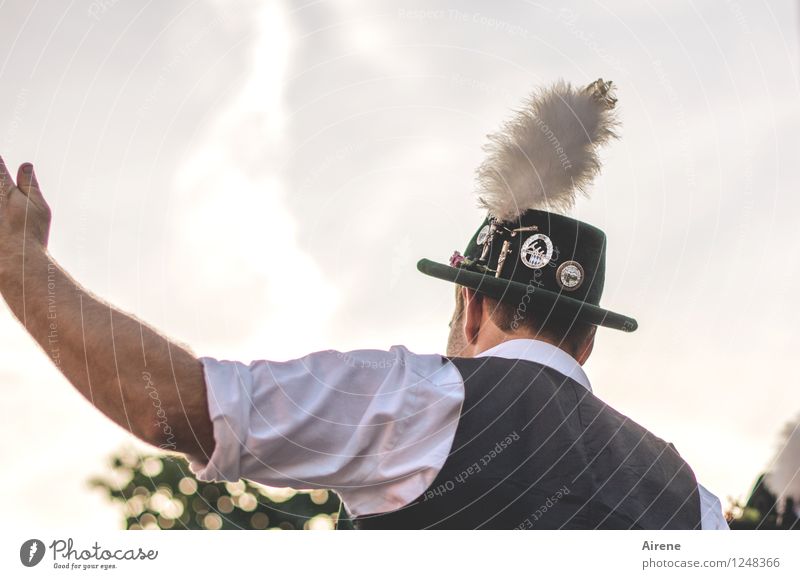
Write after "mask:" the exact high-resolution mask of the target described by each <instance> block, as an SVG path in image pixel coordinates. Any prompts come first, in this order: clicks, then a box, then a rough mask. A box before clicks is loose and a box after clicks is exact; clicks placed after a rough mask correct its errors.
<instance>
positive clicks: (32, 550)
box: [19, 539, 45, 567]
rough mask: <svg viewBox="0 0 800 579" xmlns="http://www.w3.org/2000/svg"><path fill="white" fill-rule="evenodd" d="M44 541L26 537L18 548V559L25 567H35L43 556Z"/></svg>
mask: <svg viewBox="0 0 800 579" xmlns="http://www.w3.org/2000/svg"><path fill="white" fill-rule="evenodd" d="M44 551H45V549H44V543H42V542H41V541H40V540H39V539H28V540H27V541H25V542H24V543H22V547H20V548H19V560H20V561H22V564H23V565H25V566H26V567H35V566H36V565H38V564H39V563H40V562H41V560H42V558H43V557H44Z"/></svg>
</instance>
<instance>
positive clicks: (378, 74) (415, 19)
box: [0, 0, 800, 529]
mask: <svg viewBox="0 0 800 579" xmlns="http://www.w3.org/2000/svg"><path fill="white" fill-rule="evenodd" d="M798 8H799V7H798V4H797V3H795V2H790V1H788V0H780V1H770V2H768V1H766V0H761V1H755V2H743V1H739V2H737V1H726V2H715V3H705V2H691V1H689V2H684V1H670V2H667V1H666V0H660V1H652V0H651V1H645V2H637V3H632V2H627V1H623V0H618V1H610V0H609V1H604V2H580V3H579V2H529V1H521V0H513V1H509V2H503V3H499V2H495V3H490V2H450V3H447V2H436V1H434V2H424V3H423V2H417V3H413V2H412V3H409V2H403V1H399V2H393V1H369V2H367V1H366V0H362V1H360V2H356V1H349V0H347V1H346V0H343V1H338V2H322V1H317V2H278V1H274V2H255V1H241V2H237V3H235V5H234V3H230V2H222V0H217V1H211V0H195V1H174V2H169V3H166V2H154V1H152V0H151V1H149V2H145V1H139V2H134V1H132V0H95V1H91V2H90V1H83V0H80V1H79V0H73V1H71V2H62V1H57V0H39V1H35V2H31V1H28V0H0V86H2V89H3V90H0V154H2V155H3V157H4V158H5V159H6V161H7V163H8V164H9V165H17V164H20V163H22V162H24V161H30V162H33V163H34V164H35V165H36V168H37V174H38V177H39V181H40V183H41V185H42V188H43V191H44V193H45V196H46V198H47V199H48V201H49V203H50V206H51V208H52V210H53V215H54V217H53V225H52V229H51V235H50V250H51V253H52V254H53V255H54V257H55V258H56V259H57V260H58V261H59V262H60V263H61V265H62V266H63V267H64V268H65V269H66V270H67V271H69V272H70V274H71V275H73V277H75V278H76V279H77V280H78V281H79V282H80V283H82V284H83V285H84V286H85V287H87V288H89V289H90V290H91V291H93V292H94V293H96V294H98V295H99V296H101V297H102V298H104V299H106V300H108V301H110V302H111V303H113V304H114V305H116V306H118V307H120V308H122V309H124V310H126V311H128V312H131V313H134V314H136V315H137V316H138V317H140V318H141V319H143V320H145V321H147V322H149V323H150V324H152V325H153V326H154V327H156V328H158V329H159V330H161V331H162V332H164V333H165V334H167V335H169V336H171V337H172V338H174V339H176V340H178V341H180V342H181V343H183V344H186V345H188V346H189V347H190V348H191V349H192V351H194V352H195V353H196V354H197V355H198V356H212V357H215V358H225V359H231V360H240V361H244V362H249V361H251V360H254V359H269V360H285V359H290V358H295V357H298V356H301V355H303V354H306V353H308V352H311V351H316V350H321V349H328V348H335V349H338V350H349V349H355V348H388V347H390V346H391V345H393V344H403V345H405V346H407V347H408V348H409V349H411V350H412V351H415V352H419V353H432V352H442V351H443V350H444V345H445V342H446V336H447V322H448V320H449V317H450V314H451V311H452V297H453V294H452V287H451V286H450V285H449V284H447V283H445V282H442V281H439V280H435V279H433V278H427V277H425V276H422V275H421V274H419V273H418V272H417V271H416V267H415V264H416V262H417V260H418V259H419V258H421V257H428V258H431V259H434V260H439V261H444V260H446V259H447V258H448V257H449V256H450V254H451V253H452V252H453V250H455V249H462V250H463V248H464V246H465V245H466V242H467V240H468V239H469V237H470V236H471V235H472V234H473V233H474V230H475V229H476V228H477V226H478V225H479V223H480V221H481V219H482V214H481V211H480V210H479V209H478V207H477V204H476V203H475V190H476V187H475V181H474V174H475V173H474V171H475V168H476V167H477V166H478V165H479V164H480V162H481V160H482V158H483V152H482V149H481V147H482V145H483V144H484V143H485V141H486V139H485V136H486V134H487V133H490V132H492V131H494V130H496V129H497V128H498V127H499V126H500V124H501V123H502V122H503V121H504V120H506V119H507V118H509V115H510V114H511V112H512V111H513V109H514V108H515V107H518V106H520V104H521V103H522V101H523V100H524V98H525V97H527V96H528V95H529V94H530V93H531V92H532V91H533V90H534V89H536V88H537V87H539V86H543V85H546V84H549V83H552V82H554V81H556V80H558V79H565V80H567V81H570V82H573V83H575V84H579V85H582V84H588V83H589V82H592V81H593V80H595V79H597V78H599V77H602V78H604V79H606V80H609V79H610V80H613V82H614V84H615V85H616V86H617V97H618V98H619V103H618V109H619V115H620V119H621V121H622V129H621V139H620V140H619V141H617V142H614V143H613V144H611V145H610V146H609V147H607V148H606V149H605V150H604V151H603V153H602V158H603V161H604V169H603V173H602V175H601V177H600V178H598V179H597V180H596V182H595V184H594V186H593V187H592V190H591V195H590V198H587V199H581V200H580V201H579V203H578V205H577V206H576V208H575V210H574V211H573V213H572V215H573V216H574V217H576V218H579V219H581V220H584V221H588V222H590V223H592V224H594V225H596V226H598V227H600V228H602V229H603V230H604V231H605V232H606V234H607V236H608V240H609V246H608V263H607V272H606V276H607V277H606V286H605V292H604V296H603V301H602V304H603V305H604V306H605V307H607V308H609V309H612V310H614V311H619V312H622V313H625V314H628V315H631V316H633V317H635V318H636V319H637V320H638V321H639V328H640V329H639V330H638V331H637V332H635V333H633V334H623V333H621V332H615V331H613V330H602V331H601V332H600V333H599V336H598V339H597V343H596V346H595V351H594V354H593V355H592V358H591V359H590V360H589V362H588V363H587V365H586V370H587V373H588V375H589V377H590V379H591V381H592V385H593V389H594V391H595V393H596V394H597V395H598V396H600V397H601V398H602V399H604V400H605V401H606V402H608V403H610V404H611V405H612V406H615V407H616V408H617V409H618V410H620V411H622V412H624V413H625V414H627V415H629V416H631V417H632V418H633V419H634V420H636V421H637V422H639V423H640V424H643V425H645V426H646V427H648V428H649V429H650V430H651V431H653V432H654V433H656V434H657V435H659V436H660V437H662V438H665V439H667V440H670V441H672V442H673V443H674V444H675V446H676V447H677V448H678V450H679V451H680V452H681V454H682V455H683V456H684V457H685V458H686V459H687V461H688V462H689V463H690V464H691V465H692V467H693V469H694V471H695V473H696V475H697V477H698V479H699V480H700V482H701V483H702V484H703V485H704V486H706V487H708V488H709V489H710V490H711V491H712V492H714V493H715V494H717V495H718V496H719V497H720V498H721V499H722V500H723V503H725V502H726V498H727V497H728V496H732V497H735V498H744V497H746V496H747V494H748V492H749V490H750V488H751V486H752V484H753V482H754V479H755V477H756V475H757V474H759V473H760V472H763V471H764V470H775V471H776V473H777V474H776V475H775V476H776V477H777V478H776V479H775V480H778V479H780V481H782V482H781V483H780V484H781V485H782V488H784V487H786V488H789V487H791V488H794V489H795V490H794V491H793V492H797V493H798V494H799V495H800V485H798V483H797V481H798V478H800V477H797V476H795V475H796V474H797V464H798V462H797V461H795V462H794V463H792V461H791V460H788V462H787V461H786V460H785V459H786V457H787V456H790V455H792V453H794V454H793V456H798V455H800V450H798V451H794V450H793V451H791V452H788V451H787V452H784V453H783V457H784V458H783V459H782V460H783V462H782V463H781V465H780V468H777V466H776V465H775V464H773V462H774V460H773V459H774V458H775V456H776V453H778V452H779V451H781V450H782V449H783V440H784V436H790V438H791V435H792V433H793V432H794V431H793V427H790V429H789V430H788V431H786V430H785V427H786V424H788V423H792V424H795V423H796V421H797V419H798V417H800V389H799V388H798V386H799V384H798V380H797V378H796V372H795V368H794V365H795V364H794V358H795V357H796V351H795V350H796V349H795V341H794V338H795V330H796V327H797V324H798V321H800V319H799V318H800V316H798V313H797V305H796V299H795V296H796V295H797V294H798V292H799V291H800V271H798V261H799V260H797V259H796V257H795V256H796V255H797V253H798V251H800V237H799V236H798V235H797V226H796V215H797V214H798V211H799V210H800V196H798V195H797V193H796V192H797V191H798V190H800V177H798V172H797V171H795V170H794V169H796V167H797V166H798V164H799V163H800V147H798V137H797V135H798V134H800V108H799V107H798V102H799V101H798V97H800V47H799V46H798V31H800V15H799V14H798ZM0 387H2V388H3V398H4V400H5V404H4V405H3V406H2V408H0V437H1V438H2V440H3V443H2V447H0V465H2V466H1V467H0V468H2V472H0V487H1V488H0V493H2V496H5V497H13V500H7V502H6V504H4V505H3V514H4V517H5V518H9V519H14V520H16V521H19V524H20V525H22V526H30V527H32V528H42V527H48V528H54V529H57V528H64V529H66V528H71V529H76V528H86V529H89V528H92V529H98V528H100V529H113V528H118V527H119V525H120V523H121V519H120V514H119V512H118V511H117V510H115V509H114V508H112V507H111V506H110V504H109V503H108V502H107V500H106V499H105V498H104V497H103V496H102V495H101V494H100V493H99V492H97V491H94V490H91V489H89V487H88V485H87V481H88V479H90V478H92V477H93V476H96V475H102V473H103V472H104V470H105V468H106V466H105V465H106V461H107V459H108V457H109V456H110V454H111V453H113V452H114V451H115V450H116V449H118V448H119V447H120V446H121V445H125V444H132V438H131V437H130V436H129V435H127V433H125V432H124V431H123V430H121V429H120V428H118V427H116V426H115V425H113V424H112V423H110V422H109V421H108V420H107V419H105V418H104V417H103V416H102V415H101V414H100V413H99V412H97V411H95V410H94V409H93V408H92V407H91V406H90V405H89V404H88V403H87V402H86V401H84V400H83V398H81V397H80V395H78V394H77V393H76V392H74V391H73V390H72V389H71V386H70V385H69V384H68V383H67V382H66V381H65V380H64V379H63V378H62V377H61V376H60V374H59V373H58V372H57V370H56V369H55V368H54V367H53V366H52V364H51V363H50V362H49V360H48V358H47V356H46V355H45V354H44V353H42V352H41V351H40V350H39V349H38V347H37V346H36V345H35V344H34V342H33V341H32V340H31V339H30V338H28V337H27V335H26V333H25V332H24V330H23V329H22V328H21V327H20V326H19V324H18V323H17V322H16V321H15V320H14V318H13V317H12V316H11V314H10V312H9V311H8V309H7V307H6V306H5V305H4V304H2V305H0ZM792 440H795V439H792ZM142 448H143V447H142ZM790 448H797V449H800V446H798V444H797V443H796V441H795V442H792V445H789V446H787V447H786V449H790ZM792 464H794V465H795V466H793V467H792V466H791V465H792ZM787 465H788V466H787ZM792 485H793V486H792ZM54 491H57V492H54Z"/></svg>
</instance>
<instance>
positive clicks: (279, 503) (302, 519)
mask: <svg viewBox="0 0 800 579" xmlns="http://www.w3.org/2000/svg"><path fill="white" fill-rule="evenodd" d="M91 483H92V485H93V486H95V487H99V488H103V489H105V490H106V491H107V492H108V494H109V497H110V499H111V500H113V501H114V502H115V503H117V504H119V505H120V507H121V508H122V511H123V513H124V517H125V528H126V529H331V528H333V526H334V525H335V521H336V517H337V515H338V512H339V499H338V497H337V496H336V495H335V494H334V493H333V492H330V491H327V490H314V491H295V490H293V489H276V488H270V487H264V486H261V485H255V484H252V483H249V482H246V481H239V482H237V483H207V482H202V481H199V480H197V479H196V478H195V477H194V475H192V473H191V471H189V465H188V463H187V462H186V460H184V459H183V458H179V457H175V456H171V455H158V454H153V455H140V454H138V453H136V452H135V451H133V450H131V449H126V450H123V451H122V452H120V453H119V454H118V455H116V456H114V457H113V459H112V461H111V471H110V472H109V473H108V475H107V477H105V478H96V479H93V480H92V481H91Z"/></svg>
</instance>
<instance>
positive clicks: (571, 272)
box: [556, 261, 583, 292]
mask: <svg viewBox="0 0 800 579" xmlns="http://www.w3.org/2000/svg"><path fill="white" fill-rule="evenodd" d="M556 281H557V282H558V285H560V286H561V287H562V288H563V289H565V290H567V291H569V292H571V291H574V290H576V289H578V288H579V287H581V284H582V283H583V266H582V265H581V264H579V263H578V262H577V261H565V262H564V263H562V264H561V265H560V266H558V269H557V270H556Z"/></svg>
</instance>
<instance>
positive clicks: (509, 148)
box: [477, 79, 618, 221]
mask: <svg viewBox="0 0 800 579" xmlns="http://www.w3.org/2000/svg"><path fill="white" fill-rule="evenodd" d="M615 103H616V99H615V98H614V96H613V89H612V86H611V82H603V79H599V80H597V81H595V82H593V83H592V84H590V85H589V86H588V87H585V88H577V89H576V88H573V87H572V85H570V84H569V83H566V82H564V81H559V82H557V83H556V84H554V85H553V86H551V87H549V88H546V89H543V90H541V91H538V92H536V93H534V94H533V95H532V96H531V97H530V98H529V99H528V101H527V102H526V103H525V107H524V108H523V109H522V110H519V111H518V112H517V113H516V115H515V116H514V118H512V119H511V120H510V121H508V122H506V123H505V125H504V126H503V127H502V129H501V130H500V131H499V132H497V133H494V134H491V135H489V143H488V144H487V145H486V146H485V147H484V150H485V151H486V152H487V157H486V160H485V161H484V162H483V164H482V165H481V166H480V167H479V168H478V171H477V173H478V175H477V179H478V188H479V197H478V199H479V203H480V205H481V206H482V207H484V208H486V209H487V210H488V212H489V213H490V214H491V215H493V216H494V217H496V218H497V219H499V220H500V221H514V220H516V219H517V218H518V217H519V216H520V215H521V214H522V213H524V212H525V211H527V210H528V209H544V210H548V211H559V212H561V211H566V210H568V209H570V208H571V207H572V206H573V205H574V203H575V197H576V195H577V193H582V194H586V190H587V187H588V186H589V184H590V183H591V181H592V179H593V178H594V177H595V175H597V173H598V172H599V171H600V159H599V157H598V155H597V149H598V148H599V146H600V145H602V144H604V143H606V142H607V141H608V140H609V139H611V138H614V137H616V136H617V135H616V134H615V132H614V129H615V127H616V126H617V125H618V123H617V120H616V117H615V115H614V104H615Z"/></svg>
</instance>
